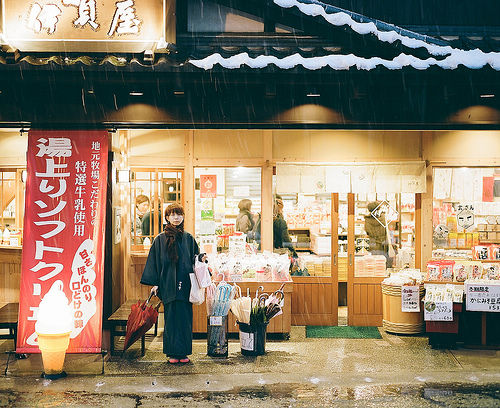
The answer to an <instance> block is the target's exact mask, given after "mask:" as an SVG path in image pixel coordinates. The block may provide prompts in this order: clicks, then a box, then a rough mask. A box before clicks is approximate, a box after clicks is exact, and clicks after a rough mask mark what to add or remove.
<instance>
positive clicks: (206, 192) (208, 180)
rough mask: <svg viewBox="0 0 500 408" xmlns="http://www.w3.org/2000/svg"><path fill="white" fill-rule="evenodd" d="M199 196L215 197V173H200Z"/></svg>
mask: <svg viewBox="0 0 500 408" xmlns="http://www.w3.org/2000/svg"><path fill="white" fill-rule="evenodd" d="M200 197H201V198H215V197H217V176H216V175H215V174H202V175H201V176H200Z"/></svg>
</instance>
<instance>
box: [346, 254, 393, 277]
mask: <svg viewBox="0 0 500 408" xmlns="http://www.w3.org/2000/svg"><path fill="white" fill-rule="evenodd" d="M385 266H386V258H385V256H384V255H364V256H359V257H356V261H355V268H354V276H355V277H356V278H375V277H385V276H386V275H387V272H386V269H385Z"/></svg>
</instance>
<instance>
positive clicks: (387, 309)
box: [382, 284, 424, 334]
mask: <svg viewBox="0 0 500 408" xmlns="http://www.w3.org/2000/svg"><path fill="white" fill-rule="evenodd" d="M423 295H424V285H420V296H419V298H420V300H422V297H423ZM382 313H383V320H382V327H383V328H384V330H385V331H386V332H390V333H398V334H417V333H422V332H423V331H424V312H423V309H422V307H420V312H402V311H401V286H392V285H384V284H382Z"/></svg>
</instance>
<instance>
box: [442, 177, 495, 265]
mask: <svg viewBox="0 0 500 408" xmlns="http://www.w3.org/2000/svg"><path fill="white" fill-rule="evenodd" d="M432 221H433V253H432V255H433V258H436V259H443V258H445V259H449V258H450V259H466V260H471V259H473V258H474V259H475V260H485V261H487V260H498V259H500V256H499V255H497V254H498V253H499V251H496V250H495V248H496V247H498V245H500V169H498V168H472V167H468V168H465V167H463V168H436V169H434V191H433V219H432ZM497 257H498V258H497Z"/></svg>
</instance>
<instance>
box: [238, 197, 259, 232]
mask: <svg viewBox="0 0 500 408" xmlns="http://www.w3.org/2000/svg"><path fill="white" fill-rule="evenodd" d="M238 208H239V209H240V212H239V213H238V216H237V217H236V231H241V232H244V233H245V234H247V235H248V233H249V232H251V231H253V228H254V226H255V221H254V215H253V214H252V213H251V208H252V201H251V200H249V199H248V198H244V199H243V200H241V201H240V202H239V203H238Z"/></svg>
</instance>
